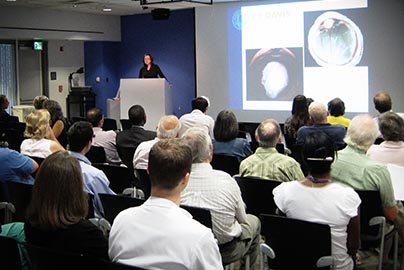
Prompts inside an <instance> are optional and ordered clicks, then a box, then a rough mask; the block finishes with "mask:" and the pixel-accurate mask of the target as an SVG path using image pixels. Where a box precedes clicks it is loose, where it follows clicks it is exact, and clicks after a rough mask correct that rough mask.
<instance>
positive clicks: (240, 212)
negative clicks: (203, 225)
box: [181, 163, 247, 244]
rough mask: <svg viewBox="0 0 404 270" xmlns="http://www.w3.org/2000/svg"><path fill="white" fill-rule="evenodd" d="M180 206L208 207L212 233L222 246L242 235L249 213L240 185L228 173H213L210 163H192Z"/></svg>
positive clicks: (214, 171) (215, 171)
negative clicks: (242, 225)
mask: <svg viewBox="0 0 404 270" xmlns="http://www.w3.org/2000/svg"><path fill="white" fill-rule="evenodd" d="M181 204H184V205H189V206H196V207H202V208H207V209H209V210H210V213H211V215H212V225H213V233H214V234H215V236H216V238H217V240H218V242H219V244H224V243H227V242H230V241H231V240H233V238H235V237H239V236H240V235H241V225H240V223H246V221H247V214H246V212H245V205H244V202H243V199H242V198H241V191H240V188H239V186H238V185H237V182H236V181H235V180H234V179H233V178H232V177H231V176H230V175H229V174H227V173H225V172H222V171H218V170H213V168H212V166H211V165H210V164H209V163H195V164H192V169H191V176H190V178H189V182H188V185H187V187H186V188H185V189H184V190H183V191H182V193H181Z"/></svg>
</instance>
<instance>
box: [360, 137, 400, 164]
mask: <svg viewBox="0 0 404 270" xmlns="http://www.w3.org/2000/svg"><path fill="white" fill-rule="evenodd" d="M367 155H368V156H369V157H370V158H371V159H373V160H375V161H377V162H380V163H383V164H388V163H391V164H396V165H399V166H404V142H402V141H399V142H393V141H384V142H382V143H381V144H379V145H376V144H374V145H372V146H371V147H370V148H369V150H368V152H367Z"/></svg>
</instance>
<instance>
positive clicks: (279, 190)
mask: <svg viewBox="0 0 404 270" xmlns="http://www.w3.org/2000/svg"><path fill="white" fill-rule="evenodd" d="M335 151H336V149H335V146H334V142H333V140H332V139H331V138H330V137H329V136H328V135H327V134H325V133H324V132H321V131H319V132H316V133H311V134H310V135H308V136H307V137H306V138H305V141H304V144H303V158H304V161H305V162H306V166H307V168H308V171H309V175H308V176H307V177H305V178H303V179H301V180H300V181H292V182H284V183H282V184H280V185H279V186H278V187H276V188H275V189H274V190H273V194H274V200H275V203H276V205H277V207H278V208H279V210H281V211H282V212H283V213H284V214H286V216H287V217H290V218H296V219H301V220H306V221H311V222H316V223H322V224H328V225H330V227H331V242H332V256H333V258H334V262H335V265H336V269H338V270H342V269H343V270H352V269H353V266H354V263H353V260H352V258H351V257H350V255H352V256H353V255H355V254H356V251H357V249H358V245H359V224H360V223H359V212H358V207H359V205H360V203H361V200H360V198H359V196H358V194H357V193H356V192H355V191H354V190H353V189H352V188H350V187H347V186H344V185H341V184H339V183H333V182H332V181H331V177H330V173H331V164H332V163H333V161H334V159H335V155H336V152H335Z"/></svg>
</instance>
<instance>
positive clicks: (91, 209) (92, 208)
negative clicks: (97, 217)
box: [87, 193, 94, 219]
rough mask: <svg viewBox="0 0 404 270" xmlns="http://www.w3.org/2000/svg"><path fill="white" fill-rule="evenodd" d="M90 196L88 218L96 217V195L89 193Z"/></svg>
mask: <svg viewBox="0 0 404 270" xmlns="http://www.w3.org/2000/svg"><path fill="white" fill-rule="evenodd" d="M87 196H88V214H87V219H90V218H94V195H93V194H90V193H87Z"/></svg>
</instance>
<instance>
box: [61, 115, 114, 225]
mask: <svg viewBox="0 0 404 270" xmlns="http://www.w3.org/2000/svg"><path fill="white" fill-rule="evenodd" d="M93 134H94V133H93V127H92V126H91V124H90V123H89V122H85V121H78V122H76V123H74V124H73V125H72V126H71V127H70V128H69V131H68V132H67V138H68V141H69V150H70V155H71V156H72V157H75V158H77V159H78V161H79V162H80V167H81V172H82V173H83V181H84V191H85V192H87V193H89V194H92V195H94V212H95V213H94V214H95V216H96V217H102V215H103V212H104V211H103V208H102V204H101V200H100V198H99V197H98V193H107V194H115V192H113V191H112V190H111V189H110V188H109V180H108V178H107V176H106V175H105V174H104V172H103V171H101V170H99V169H97V168H95V167H93V166H91V162H90V161H89V160H88V159H87V158H86V156H85V154H87V152H88V151H89V150H90V148H91V143H92V139H93Z"/></svg>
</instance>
